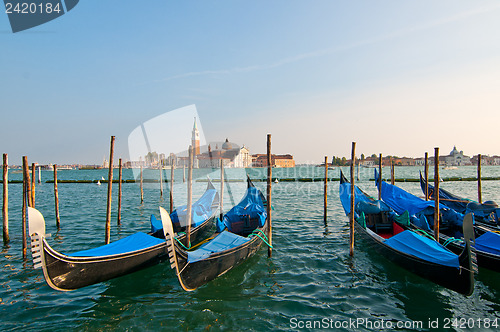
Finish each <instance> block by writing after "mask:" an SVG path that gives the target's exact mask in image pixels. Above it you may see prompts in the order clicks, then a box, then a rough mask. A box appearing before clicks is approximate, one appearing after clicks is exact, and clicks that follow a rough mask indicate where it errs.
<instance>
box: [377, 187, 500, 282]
mask: <svg viewBox="0 0 500 332" xmlns="http://www.w3.org/2000/svg"><path fill="white" fill-rule="evenodd" d="M376 182H377V181H376ZM377 186H378V183H377ZM381 195H382V200H383V201H384V202H385V203H387V204H388V205H389V206H390V207H391V208H392V209H393V210H394V211H396V213H401V212H403V211H409V215H410V221H411V226H412V227H414V228H418V229H420V230H421V231H422V232H427V233H428V234H429V235H430V236H432V234H433V230H434V201H425V200H423V199H421V198H419V197H417V196H414V195H412V194H410V193H408V192H406V191H405V190H403V189H401V188H399V187H396V186H393V185H391V184H389V183H387V182H385V181H383V182H382V193H381ZM469 214H471V215H472V213H469ZM439 216H440V218H439V220H440V222H439V242H440V243H442V244H443V245H445V246H446V247H447V248H448V249H450V250H451V251H453V252H455V253H459V252H461V251H462V250H463V248H464V239H463V238H464V233H463V232H462V222H463V220H464V215H463V214H461V213H458V212H456V211H455V210H453V209H450V208H449V207H447V206H445V205H443V204H441V203H440V204H439ZM472 229H473V232H474V238H475V241H474V242H473V244H472V246H473V248H474V249H475V252H476V255H477V264H478V265H479V266H480V267H485V268H487V269H490V270H493V271H498V272H500V234H498V233H495V232H491V229H490V228H487V227H484V226H480V225H473V227H472Z"/></svg>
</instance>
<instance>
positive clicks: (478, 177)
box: [477, 154, 483, 204]
mask: <svg viewBox="0 0 500 332" xmlns="http://www.w3.org/2000/svg"><path fill="white" fill-rule="evenodd" d="M481 196H482V193H481V154H478V155H477V202H478V203H479V204H482V203H483V201H482V197H481Z"/></svg>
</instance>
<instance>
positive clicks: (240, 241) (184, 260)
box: [160, 178, 270, 291]
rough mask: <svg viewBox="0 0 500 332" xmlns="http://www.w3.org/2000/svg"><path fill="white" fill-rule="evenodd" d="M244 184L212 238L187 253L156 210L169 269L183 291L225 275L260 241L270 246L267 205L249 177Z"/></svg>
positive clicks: (164, 214) (166, 217)
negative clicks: (163, 234)
mask: <svg viewBox="0 0 500 332" xmlns="http://www.w3.org/2000/svg"><path fill="white" fill-rule="evenodd" d="M247 184H248V187H247V190H246V193H245V195H244V197H243V199H242V200H241V201H240V202H239V203H238V204H237V205H235V206H234V207H233V208H232V209H231V210H230V211H229V212H228V213H227V214H226V215H224V217H223V220H218V223H217V231H216V233H215V234H214V236H213V237H212V238H211V239H209V240H208V241H207V242H205V243H203V244H202V245H200V246H198V247H196V248H192V250H189V251H187V250H185V249H184V248H182V246H181V245H179V243H178V242H177V241H176V240H175V239H174V230H173V227H172V221H171V220H170V216H169V215H168V213H167V212H166V211H165V209H163V208H162V207H160V215H161V219H162V223H163V229H164V233H165V238H166V239H167V243H168V247H169V249H168V251H169V256H170V263H171V267H172V268H173V269H174V271H175V273H176V275H177V278H178V280H179V283H180V285H181V287H182V288H183V289H184V290H186V291H193V290H195V289H197V288H198V287H200V286H203V285H204V284H206V283H208V282H209V281H211V280H213V279H215V278H217V277H219V276H221V275H223V274H224V273H226V272H228V271H229V270H231V269H232V268H233V267H235V266H237V265H239V264H241V263H242V262H244V261H245V260H247V259H248V258H249V257H251V256H252V255H253V254H255V253H256V252H257V250H258V249H259V248H260V246H261V244H262V243H263V242H264V243H266V244H268V245H270V244H269V242H268V236H269V232H270V230H269V223H268V222H267V212H266V205H267V202H266V200H265V198H264V196H263V195H262V193H261V192H260V190H259V189H257V188H256V187H255V186H254V185H253V183H252V182H251V181H250V178H248V179H247Z"/></svg>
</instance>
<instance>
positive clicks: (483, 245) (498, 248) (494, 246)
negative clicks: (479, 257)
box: [476, 232, 500, 255]
mask: <svg viewBox="0 0 500 332" xmlns="http://www.w3.org/2000/svg"><path fill="white" fill-rule="evenodd" d="M476 249H477V250H481V251H486V252H489V253H490V254H494V255H500V234H497V233H492V232H486V233H484V234H483V235H481V236H479V237H478V238H477V239H476Z"/></svg>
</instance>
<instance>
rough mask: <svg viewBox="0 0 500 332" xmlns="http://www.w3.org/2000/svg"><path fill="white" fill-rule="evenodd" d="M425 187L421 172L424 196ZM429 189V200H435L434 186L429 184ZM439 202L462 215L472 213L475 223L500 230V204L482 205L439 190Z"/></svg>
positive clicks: (489, 203)
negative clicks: (499, 205)
mask: <svg viewBox="0 0 500 332" xmlns="http://www.w3.org/2000/svg"><path fill="white" fill-rule="evenodd" d="M425 187H426V181H425V179H424V178H423V177H422V172H420V188H422V191H423V192H424V195H425ZM427 188H428V189H427V193H428V195H429V197H428V198H430V199H434V186H433V185H431V184H430V183H427ZM439 202H440V203H441V204H443V205H445V206H447V207H449V208H450V209H453V210H455V211H457V212H459V213H462V214H467V213H469V212H470V213H472V214H473V215H474V220H475V221H477V222H480V223H483V224H484V225H485V226H489V227H494V228H496V230H500V228H499V224H500V208H499V207H498V204H497V203H495V202H493V201H486V202H484V203H482V204H481V203H478V202H475V201H473V200H470V199H467V198H463V197H460V196H457V195H454V194H452V193H450V192H449V191H447V190H444V189H441V188H439Z"/></svg>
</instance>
